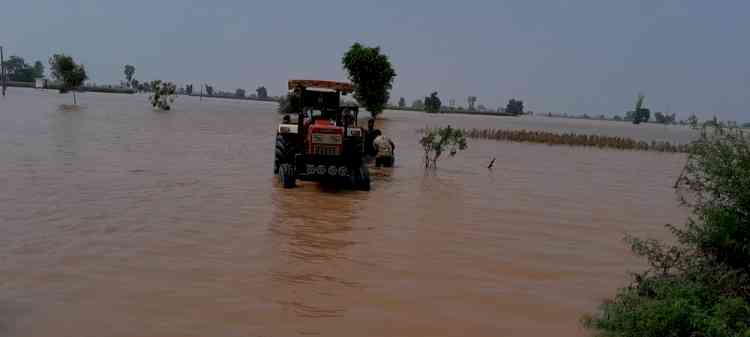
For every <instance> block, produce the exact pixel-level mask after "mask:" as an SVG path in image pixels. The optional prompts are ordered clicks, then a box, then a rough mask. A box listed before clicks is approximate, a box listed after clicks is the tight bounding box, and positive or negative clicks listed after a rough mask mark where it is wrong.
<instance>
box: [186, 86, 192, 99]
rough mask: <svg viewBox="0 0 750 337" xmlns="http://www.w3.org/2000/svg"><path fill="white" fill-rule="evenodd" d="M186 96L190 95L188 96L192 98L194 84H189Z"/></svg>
mask: <svg viewBox="0 0 750 337" xmlns="http://www.w3.org/2000/svg"><path fill="white" fill-rule="evenodd" d="M185 94H186V95H188V96H190V95H192V94H193V85H192V84H188V85H186V86H185Z"/></svg>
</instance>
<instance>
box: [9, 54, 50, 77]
mask: <svg viewBox="0 0 750 337" xmlns="http://www.w3.org/2000/svg"><path fill="white" fill-rule="evenodd" d="M3 65H4V66H5V75H6V76H7V78H8V80H9V81H18V82H33V81H34V79H37V78H42V77H44V65H43V64H42V62H40V61H36V62H34V65H33V66H32V65H29V64H27V63H26V60H24V59H23V57H20V56H15V55H12V56H10V58H8V60H6V61H5V62H3Z"/></svg>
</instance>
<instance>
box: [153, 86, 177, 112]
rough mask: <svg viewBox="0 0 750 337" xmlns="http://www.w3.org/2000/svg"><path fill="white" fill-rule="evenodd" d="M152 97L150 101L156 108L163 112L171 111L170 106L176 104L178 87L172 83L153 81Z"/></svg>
mask: <svg viewBox="0 0 750 337" xmlns="http://www.w3.org/2000/svg"><path fill="white" fill-rule="evenodd" d="M150 89H151V93H152V94H151V96H149V100H150V101H151V105H152V106H153V107H154V108H158V109H161V110H169V109H171V107H170V104H172V103H174V100H175V97H176V95H175V93H176V92H177V86H176V85H175V84H174V83H171V82H162V81H159V80H157V81H153V82H151V88H150Z"/></svg>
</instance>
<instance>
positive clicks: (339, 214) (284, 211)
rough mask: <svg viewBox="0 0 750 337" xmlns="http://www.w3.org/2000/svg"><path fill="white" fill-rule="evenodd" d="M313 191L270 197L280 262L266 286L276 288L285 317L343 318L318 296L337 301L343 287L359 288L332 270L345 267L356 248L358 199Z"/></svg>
mask: <svg viewBox="0 0 750 337" xmlns="http://www.w3.org/2000/svg"><path fill="white" fill-rule="evenodd" d="M313 187H314V188H313V190H312V191H304V192H301V193H289V192H290V191H285V190H275V191H274V192H273V198H272V204H273V205H274V208H273V209H274V215H273V216H272V218H271V224H270V231H271V232H272V233H273V234H274V238H275V239H276V240H277V241H278V248H277V251H278V255H277V259H278V262H274V263H273V266H272V271H271V273H270V277H271V280H270V281H271V282H270V283H272V284H275V285H276V286H275V287H276V288H278V290H277V291H276V292H275V293H276V296H277V298H276V299H275V301H276V302H277V303H278V304H280V305H281V306H282V307H283V308H284V312H292V313H293V314H294V316H297V317H298V318H333V317H341V316H342V315H343V314H344V313H345V311H346V307H343V306H340V305H338V306H337V305H333V304H330V303H326V301H325V299H324V298H321V297H336V296H341V295H342V294H341V289H342V288H356V287H361V285H360V283H359V282H357V281H355V280H353V279H351V277H350V275H346V274H341V273H339V272H337V268H336V266H337V265H340V264H342V263H343V264H346V263H349V260H350V259H351V256H349V255H348V254H347V253H348V250H349V249H350V247H351V246H352V245H355V244H356V243H355V242H354V241H353V234H352V231H353V228H352V218H353V217H354V216H355V215H354V207H355V206H356V201H357V200H356V199H358V198H357V195H356V193H353V192H344V191H335V190H333V191H324V190H320V187H319V186H313ZM294 192H297V191H294ZM347 194H349V196H348V197H347V196H346V195H347ZM362 195H366V194H362V193H359V196H360V197H361V196H362Z"/></svg>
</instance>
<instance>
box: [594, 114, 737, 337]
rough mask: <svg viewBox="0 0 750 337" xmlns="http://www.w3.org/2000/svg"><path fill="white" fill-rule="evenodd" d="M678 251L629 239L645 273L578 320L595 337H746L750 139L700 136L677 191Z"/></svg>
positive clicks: (731, 132) (720, 133)
mask: <svg viewBox="0 0 750 337" xmlns="http://www.w3.org/2000/svg"><path fill="white" fill-rule="evenodd" d="M676 186H677V188H678V195H679V196H680V200H681V202H682V204H683V205H685V206H687V207H690V208H692V216H691V219H690V220H689V221H688V223H687V224H686V225H685V226H683V227H675V226H671V225H670V226H668V227H669V229H670V230H671V231H672V233H673V234H674V235H675V239H676V243H675V244H671V243H666V242H660V241H656V240H644V239H640V238H633V237H628V238H627V242H628V243H629V245H630V247H631V249H632V250H633V252H634V253H635V254H636V255H638V256H640V257H643V258H645V259H646V260H647V261H648V263H649V265H650V267H649V268H648V269H646V270H645V271H643V272H640V273H635V274H633V280H632V282H631V284H630V285H629V286H627V287H625V288H622V289H620V290H619V291H618V293H617V295H616V296H615V297H614V298H613V299H611V300H608V301H606V302H605V303H604V304H603V305H602V306H601V309H600V311H599V312H598V313H596V314H595V315H593V316H587V317H584V318H583V319H582V321H583V324H584V326H586V327H588V328H590V329H593V330H596V331H597V332H598V334H599V335H600V336H613V337H614V336H644V337H649V336H653V337H662V336H714V337H725V336H726V337H730V336H740V337H747V336H750V139H748V137H747V136H745V135H744V134H743V133H742V131H741V130H739V129H737V128H729V129H726V128H723V127H721V126H719V127H710V128H704V129H703V132H702V133H701V137H700V139H698V140H697V141H695V142H693V143H692V144H691V147H690V154H689V158H688V161H687V164H686V165H685V168H684V169H683V172H682V174H681V175H680V178H679V179H678V181H677V184H676Z"/></svg>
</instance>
